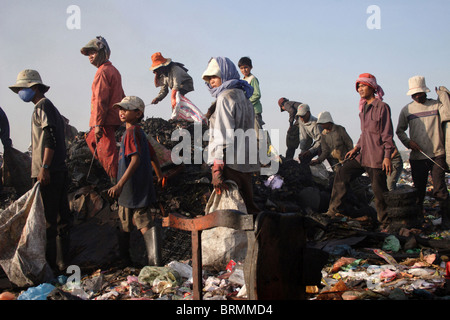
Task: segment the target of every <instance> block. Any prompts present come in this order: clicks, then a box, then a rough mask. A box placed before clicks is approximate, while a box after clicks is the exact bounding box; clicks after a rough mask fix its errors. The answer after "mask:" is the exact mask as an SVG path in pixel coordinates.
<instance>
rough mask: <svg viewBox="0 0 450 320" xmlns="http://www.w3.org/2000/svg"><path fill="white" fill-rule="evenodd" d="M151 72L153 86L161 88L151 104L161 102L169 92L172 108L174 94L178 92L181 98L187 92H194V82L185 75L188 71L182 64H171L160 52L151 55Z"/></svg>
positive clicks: (170, 60)
mask: <svg viewBox="0 0 450 320" xmlns="http://www.w3.org/2000/svg"><path fill="white" fill-rule="evenodd" d="M150 70H151V71H153V73H154V74H155V86H156V87H162V88H161V90H160V92H159V94H158V96H157V97H156V98H155V99H153V101H152V104H157V103H158V102H160V101H162V100H163V99H164V98H165V97H166V96H167V94H168V93H169V88H170V89H171V90H172V92H171V103H172V108H175V106H176V94H177V92H178V91H179V92H180V94H181V95H182V96H185V95H186V94H187V93H188V92H191V91H194V81H193V80H192V77H191V76H190V75H189V74H188V73H187V71H188V69H186V68H185V67H184V65H183V64H181V63H178V62H172V59H166V58H164V57H163V56H162V54H161V52H156V53H154V54H153V55H152V66H151V68H150Z"/></svg>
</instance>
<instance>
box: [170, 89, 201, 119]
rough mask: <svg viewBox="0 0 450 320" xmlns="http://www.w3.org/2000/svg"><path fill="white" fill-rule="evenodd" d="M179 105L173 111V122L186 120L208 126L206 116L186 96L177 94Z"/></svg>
mask: <svg viewBox="0 0 450 320" xmlns="http://www.w3.org/2000/svg"><path fill="white" fill-rule="evenodd" d="M176 100H177V104H176V106H175V108H173V111H172V117H171V118H170V119H171V120H186V121H190V122H201V123H203V124H205V125H206V124H207V123H208V122H207V119H206V117H205V115H204V114H203V113H202V112H201V111H200V110H199V109H198V108H197V107H196V106H195V105H194V104H193V103H192V102H191V101H190V100H189V99H188V98H186V97H185V96H183V95H181V94H180V92H177V95H176Z"/></svg>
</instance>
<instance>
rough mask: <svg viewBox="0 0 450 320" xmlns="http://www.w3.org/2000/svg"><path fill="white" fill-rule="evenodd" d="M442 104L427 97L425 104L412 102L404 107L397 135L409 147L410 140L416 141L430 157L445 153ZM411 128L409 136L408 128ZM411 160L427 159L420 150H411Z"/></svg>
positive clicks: (399, 119)
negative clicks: (441, 115)
mask: <svg viewBox="0 0 450 320" xmlns="http://www.w3.org/2000/svg"><path fill="white" fill-rule="evenodd" d="M441 108H442V104H441V103H440V102H439V101H437V100H433V99H427V100H426V102H425V103H424V104H421V103H418V102H415V101H413V102H411V103H409V104H408V105H406V106H405V107H403V109H402V111H401V112H400V115H399V118H398V125H397V131H396V133H397V136H398V138H399V139H400V141H401V142H402V143H403V144H404V145H405V146H406V147H409V142H410V141H411V140H413V141H414V142H416V143H417V144H418V145H419V147H420V148H421V149H422V151H423V152H424V153H425V154H427V155H428V156H429V157H437V156H440V155H443V154H445V147H444V134H443V131H442V127H441V118H440V115H439V110H440V109H441ZM408 128H409V137H408V135H407V134H406V130H407V129H408ZM410 159H411V160H424V159H427V157H426V156H424V155H423V154H422V153H421V152H420V151H414V150H412V151H411V154H410Z"/></svg>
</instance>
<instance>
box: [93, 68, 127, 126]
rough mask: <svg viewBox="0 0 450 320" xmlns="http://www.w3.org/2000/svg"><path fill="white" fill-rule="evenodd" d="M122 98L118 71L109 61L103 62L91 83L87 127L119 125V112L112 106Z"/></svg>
mask: <svg viewBox="0 0 450 320" xmlns="http://www.w3.org/2000/svg"><path fill="white" fill-rule="evenodd" d="M124 97H125V93H124V91H123V88H122V77H121V75H120V73H119V71H118V70H117V69H116V68H115V67H114V66H113V65H112V63H111V62H110V61H107V62H105V63H104V64H102V65H101V66H100V67H99V68H98V69H97V73H96V74H95V78H94V82H93V83H92V98H91V118H90V120H89V126H90V127H95V126H96V125H97V126H108V125H113V126H116V125H121V121H120V119H119V110H118V109H116V108H113V105H114V104H115V103H118V102H120V101H122V99H123V98H124Z"/></svg>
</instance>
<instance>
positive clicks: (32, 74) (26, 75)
mask: <svg viewBox="0 0 450 320" xmlns="http://www.w3.org/2000/svg"><path fill="white" fill-rule="evenodd" d="M35 85H40V86H41V88H42V92H43V93H46V92H47V91H48V90H49V89H50V87H49V86H47V85H45V84H43V83H42V78H41V76H40V74H39V72H37V71H36V70H31V69H25V70H23V71H21V72H20V73H19V74H18V75H17V79H16V83H15V84H14V85H12V86H10V87H9V88H10V89H11V90H12V91H14V92H15V93H19V91H20V90H21V89H23V88H31V87H32V86H35Z"/></svg>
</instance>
